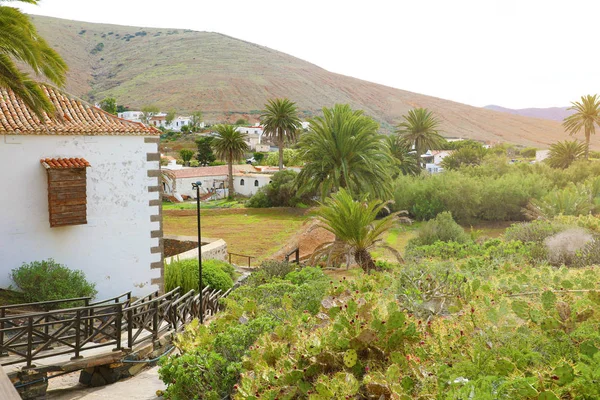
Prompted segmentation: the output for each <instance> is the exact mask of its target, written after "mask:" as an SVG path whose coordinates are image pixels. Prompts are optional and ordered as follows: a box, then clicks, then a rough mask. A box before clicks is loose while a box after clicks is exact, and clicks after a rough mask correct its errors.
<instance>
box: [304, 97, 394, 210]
mask: <svg viewBox="0 0 600 400" xmlns="http://www.w3.org/2000/svg"><path fill="white" fill-rule="evenodd" d="M378 128H379V126H378V124H377V123H376V122H375V121H373V119H371V118H370V117H367V116H365V115H363V112H362V111H359V110H356V111H355V110H352V109H351V108H350V106H349V105H347V104H343V105H342V104H336V105H335V106H334V107H333V108H323V116H322V117H316V118H314V119H312V120H311V121H310V129H309V131H308V132H307V133H305V134H303V135H302V137H301V138H300V141H299V143H298V149H299V151H300V156H301V158H302V159H303V160H304V162H305V164H304V168H302V171H301V172H300V173H299V174H298V186H299V191H300V192H301V193H303V192H318V191H320V192H321V198H322V199H324V198H325V197H327V196H328V195H329V194H330V193H332V192H336V191H337V190H339V189H341V188H344V189H347V190H348V191H349V192H350V193H352V194H353V195H354V196H356V197H357V198H358V197H362V196H363V195H364V194H368V195H371V196H372V197H375V198H380V199H381V198H383V199H385V198H388V196H389V194H390V190H391V189H390V183H391V177H390V168H389V166H390V164H391V163H392V158H391V156H390V155H389V151H388V149H387V147H386V145H385V142H384V141H383V139H382V136H381V135H379V134H378V132H377V130H378Z"/></svg>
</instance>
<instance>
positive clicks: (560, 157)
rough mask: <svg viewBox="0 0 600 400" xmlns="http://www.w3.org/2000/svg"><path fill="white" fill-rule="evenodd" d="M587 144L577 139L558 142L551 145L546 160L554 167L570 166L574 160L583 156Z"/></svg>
mask: <svg viewBox="0 0 600 400" xmlns="http://www.w3.org/2000/svg"><path fill="white" fill-rule="evenodd" d="M585 154H586V145H585V144H584V143H581V142H579V141H577V140H573V141H569V140H565V141H564V142H557V143H554V144H553V145H552V146H550V154H549V155H548V158H547V159H546V160H545V161H546V162H547V163H548V165H550V166H551V167H552V168H563V169H564V168H568V167H569V166H570V165H571V164H573V162H575V161H577V160H579V159H581V158H583V157H584V156H585Z"/></svg>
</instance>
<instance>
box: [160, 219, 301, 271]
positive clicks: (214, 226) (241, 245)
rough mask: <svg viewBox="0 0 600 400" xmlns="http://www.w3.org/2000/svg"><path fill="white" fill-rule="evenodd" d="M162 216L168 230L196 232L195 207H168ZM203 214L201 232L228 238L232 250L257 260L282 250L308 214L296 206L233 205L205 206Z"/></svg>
mask: <svg viewBox="0 0 600 400" xmlns="http://www.w3.org/2000/svg"><path fill="white" fill-rule="evenodd" d="M163 217H164V218H163V224H164V231H165V234H167V235H187V236H196V235H197V225H196V213H195V210H166V211H164V214H163ZM201 218H202V236H204V237H210V238H220V239H223V240H225V241H226V242H227V249H228V251H229V252H231V253H238V254H244V255H249V256H253V257H256V259H254V260H253V261H252V263H253V264H255V263H257V262H260V260H263V259H265V258H266V257H268V256H269V255H271V254H273V253H274V252H276V251H277V250H279V249H280V248H281V247H282V246H283V245H284V244H285V243H286V242H287V241H288V240H289V238H290V237H291V236H292V235H293V234H294V233H296V232H297V231H298V230H299V229H300V228H301V226H302V224H303V223H304V221H305V220H306V219H307V216H306V212H305V210H300V209H293V208H269V209H256V208H243V209H242V208H230V209H207V210H203V211H202V216H201ZM232 261H233V262H235V263H240V264H243V263H245V262H246V261H245V260H244V259H243V258H237V259H236V258H233V259H232Z"/></svg>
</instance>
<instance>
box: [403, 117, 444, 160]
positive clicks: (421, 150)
mask: <svg viewBox="0 0 600 400" xmlns="http://www.w3.org/2000/svg"><path fill="white" fill-rule="evenodd" d="M402 118H404V121H403V122H401V123H400V124H398V127H397V128H398V129H397V131H396V132H397V133H398V135H400V137H401V138H402V139H404V140H406V142H408V143H410V145H411V146H414V149H415V151H416V156H417V160H418V161H419V165H422V163H421V155H422V154H425V152H427V150H431V149H435V148H437V147H440V146H441V145H442V144H443V143H444V142H445V139H444V138H443V137H442V136H441V135H440V134H439V130H438V126H439V124H440V123H439V121H438V119H437V118H436V117H435V116H434V115H433V113H432V112H431V111H429V110H427V109H426V108H415V109H413V110H410V111H409V112H408V114H407V115H403V116H402Z"/></svg>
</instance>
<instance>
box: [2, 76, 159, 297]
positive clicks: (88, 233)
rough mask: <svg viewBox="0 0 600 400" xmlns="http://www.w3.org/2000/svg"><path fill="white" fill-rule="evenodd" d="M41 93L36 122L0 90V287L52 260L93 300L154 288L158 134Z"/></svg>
mask: <svg viewBox="0 0 600 400" xmlns="http://www.w3.org/2000/svg"><path fill="white" fill-rule="evenodd" d="M44 90H45V92H46V94H47V95H48V97H49V98H50V100H51V102H52V104H54V107H55V108H56V115H55V116H52V117H51V118H49V117H45V120H44V121H40V120H39V119H38V118H37V117H36V116H35V115H34V114H32V113H31V112H30V111H29V110H28V109H27V108H26V107H25V105H24V104H23V102H22V101H21V100H20V99H18V98H17V97H15V95H14V94H13V93H12V92H10V91H7V90H5V89H2V90H0V160H2V164H3V167H4V171H5V173H4V175H3V177H4V179H3V182H2V183H3V188H2V196H0V221H2V224H0V287H3V288H6V287H8V286H9V285H10V284H11V282H10V279H9V274H10V272H11V270H12V269H13V268H18V267H20V266H21V265H22V264H23V263H30V262H33V261H41V260H46V259H49V258H53V259H54V260H55V261H56V262H59V263H61V264H64V265H65V266H67V267H68V268H70V269H79V270H82V271H83V272H84V273H85V275H86V277H87V279H88V280H89V281H91V282H93V283H95V284H96V288H97V290H98V296H99V297H101V298H106V297H110V296H113V295H117V294H120V293H123V292H127V291H130V290H131V291H133V295H135V296H139V295H143V294H147V293H148V292H150V291H152V290H156V289H162V283H163V277H162V275H163V260H162V257H163V253H162V248H163V245H162V217H161V209H162V206H161V204H162V203H161V199H160V175H161V174H160V165H159V160H160V154H159V152H158V143H159V136H158V135H159V133H160V132H159V131H158V130H157V129H155V128H153V127H148V126H145V125H143V124H141V123H136V122H130V121H127V120H124V119H120V118H117V117H116V116H113V115H111V114H108V113H106V112H104V111H102V110H100V109H98V108H96V107H94V106H92V105H90V104H87V103H84V102H82V101H79V100H76V99H74V98H71V97H70V96H68V95H67V94H65V93H63V92H61V91H59V90H57V89H54V88H51V87H49V86H46V87H44Z"/></svg>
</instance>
